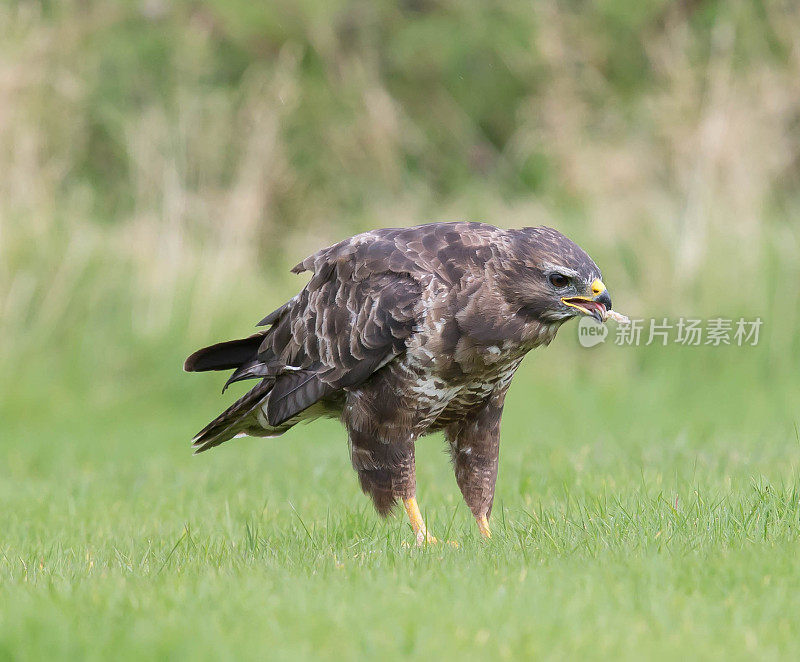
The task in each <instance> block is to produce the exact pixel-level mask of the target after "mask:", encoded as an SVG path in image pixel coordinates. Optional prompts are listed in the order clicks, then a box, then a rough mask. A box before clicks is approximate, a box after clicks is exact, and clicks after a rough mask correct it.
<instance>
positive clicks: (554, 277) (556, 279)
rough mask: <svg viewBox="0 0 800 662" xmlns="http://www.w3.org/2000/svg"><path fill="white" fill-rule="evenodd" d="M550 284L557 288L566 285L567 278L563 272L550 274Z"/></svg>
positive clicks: (567, 283)
mask: <svg viewBox="0 0 800 662" xmlns="http://www.w3.org/2000/svg"><path fill="white" fill-rule="evenodd" d="M550 284H551V285H552V286H553V287H558V288H561V287H566V286H567V285H569V278H567V277H566V276H565V275H564V274H550Z"/></svg>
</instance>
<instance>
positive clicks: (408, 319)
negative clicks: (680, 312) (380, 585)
mask: <svg viewBox="0 0 800 662" xmlns="http://www.w3.org/2000/svg"><path fill="white" fill-rule="evenodd" d="M292 271H293V272H295V273H301V272H303V271H309V272H311V274H312V275H311V279H310V280H309V282H308V284H307V285H306V286H305V287H304V288H303V289H302V290H301V291H300V293H299V294H297V295H296V296H295V297H293V298H292V299H291V300H290V301H288V302H286V303H285V304H284V305H282V306H281V307H280V308H278V309H277V310H276V311H274V312H272V313H270V314H269V315H267V316H266V317H265V318H264V319H263V320H261V322H259V326H265V327H267V328H266V329H264V330H262V331H260V332H259V333H256V334H255V335H252V336H250V337H248V338H243V339H241V340H231V341H229V342H223V343H219V344H217V345H212V346H211V347H206V348H204V349H201V350H198V351H197V352H195V353H194V354H192V355H191V356H190V357H189V358H188V359H186V363H185V365H184V368H185V370H187V371H189V372H200V371H205V370H229V369H233V370H234V372H233V374H232V375H231V377H230V379H228V382H227V383H226V387H227V385H228V384H231V383H233V382H236V381H239V380H242V379H257V380H259V381H258V384H256V386H255V387H254V388H253V389H252V390H250V391H249V392H248V393H247V394H246V395H244V396H243V397H242V398H240V399H239V400H237V401H236V402H235V403H234V404H233V405H232V406H231V407H229V408H228V409H227V410H226V411H225V412H223V413H222V414H221V415H220V416H218V417H217V418H215V419H214V420H213V421H211V423H209V424H208V425H207V426H206V427H205V428H203V429H202V430H201V431H200V432H199V433H198V434H197V436H196V437H195V438H194V440H193V445H194V447H195V448H196V449H197V450H196V452H198V453H199V452H202V451H205V450H208V449H209V448H213V447H214V446H218V445H219V444H221V443H222V442H224V441H227V440H228V439H231V438H233V437H237V436H242V435H251V436H257V437H274V436H277V435H280V434H283V433H284V432H286V430H288V429H289V428H291V427H292V426H294V425H296V424H297V423H298V422H300V421H308V420H311V419H315V418H318V417H321V416H328V417H337V418H339V419H340V420H341V421H342V422H343V423H344V426H345V427H346V428H347V433H348V437H349V445H350V458H351V460H352V463H353V467H354V468H355V470H356V472H357V473H358V477H359V481H360V483H361V489H362V490H363V491H364V492H366V493H367V494H369V496H370V497H372V500H373V501H374V503H375V507H376V509H377V511H378V512H379V513H380V514H381V515H386V514H388V513H389V511H390V510H391V509H392V507H393V506H394V505H395V504H396V502H397V499H401V500H402V501H403V504H404V506H405V509H406V512H407V513H408V517H409V520H410V522H411V527H412V529H413V531H414V534H415V536H416V540H417V542H418V543H421V542H423V541H429V542H435V538H433V536H431V535H430V534H429V533H428V531H427V530H426V527H425V522H424V521H423V518H422V515H421V514H420V510H419V507H418V505H417V501H416V498H415V495H416V477H415V467H414V444H415V442H416V440H417V439H418V438H419V437H421V436H422V435H425V434H428V433H430V432H434V431H436V430H443V431H444V434H445V437H446V438H447V441H448V442H449V445H450V452H451V455H452V461H453V466H454V469H455V475H456V481H457V483H458V486H459V487H460V488H461V492H462V494H463V495H464V500H465V501H466V503H467V505H468V506H469V508H470V510H471V511H472V514H473V515H474V516H475V519H476V521H477V523H478V527H479V529H480V532H481V534H482V535H483V536H486V537H488V536H490V530H489V516H490V514H491V511H492V501H493V498H494V489H495V482H496V479H497V464H498V452H499V445H500V438H499V434H500V418H501V416H502V413H503V401H504V400H505V396H506V391H507V390H508V387H509V384H510V383H511V378H512V377H513V376H514V372H515V371H516V369H517V367H518V366H519V364H520V362H521V361H522V358H523V357H524V356H525V354H526V353H527V352H529V351H530V350H531V349H533V348H534V347H538V346H539V345H547V344H549V343H550V341H551V340H552V339H553V337H554V336H555V334H556V332H557V331H558V329H559V327H560V326H561V325H562V324H563V323H564V322H566V321H567V320H568V319H570V318H571V317H575V316H578V315H590V316H592V317H594V318H595V319H597V320H598V321H604V320H605V319H606V317H607V315H608V311H610V310H611V299H610V297H609V294H608V292H607V291H606V288H605V285H603V282H602V280H601V275H600V270H599V269H598V268H597V265H596V264H595V263H594V262H593V261H592V259H591V258H590V257H589V256H588V255H587V254H586V253H585V252H584V251H583V250H582V249H581V248H580V247H578V246H577V245H576V244H575V243H573V242H572V241H570V240H569V239H567V238H566V237H565V236H564V235H562V234H561V233H559V232H557V231H556V230H553V229H551V228H546V227H537V228H530V227H529V228H522V229H520V230H501V229H499V228H496V227H493V226H491V225H485V224H482V223H431V224H428V225H420V226H417V227H412V228H405V229H385V230H373V231H371V232H365V233H364V234H359V235H356V236H354V237H351V238H350V239H345V240H344V241H342V242H340V243H338V244H335V245H333V246H330V247H329V248H324V249H322V250H321V251H319V252H318V253H315V254H314V255H311V256H310V257H308V258H306V259H305V260H303V261H302V262H301V263H300V264H298V265H297V266H296V267H295V268H294V269H293V270H292Z"/></svg>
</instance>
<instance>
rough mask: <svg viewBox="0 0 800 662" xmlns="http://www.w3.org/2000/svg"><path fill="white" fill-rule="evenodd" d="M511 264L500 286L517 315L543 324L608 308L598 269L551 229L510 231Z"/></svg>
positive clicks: (597, 314) (597, 313)
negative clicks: (511, 235) (503, 282)
mask: <svg viewBox="0 0 800 662" xmlns="http://www.w3.org/2000/svg"><path fill="white" fill-rule="evenodd" d="M512 232H513V234H514V241H513V242H512V243H513V256H514V257H513V262H514V264H513V265H510V266H511V267H512V268H511V269H510V270H509V274H508V278H507V279H506V282H505V284H504V286H505V289H506V292H507V296H508V298H509V301H510V303H512V304H514V305H515V306H517V307H518V309H519V311H520V313H521V314H523V315H525V316H527V317H529V318H533V319H536V320H538V321H540V322H542V323H545V324H553V323H557V322H564V321H566V320H567V319H569V318H571V317H577V316H579V315H589V316H591V317H594V318H595V319H596V320H597V321H598V322H602V321H603V320H604V318H605V312H606V311H608V310H611V296H610V295H609V293H608V290H606V286H605V285H604V284H603V280H602V277H601V274H600V269H599V268H598V267H597V265H596V264H595V263H594V261H593V260H592V258H590V257H589V256H588V255H587V254H586V252H585V251H584V250H583V249H582V248H581V247H580V246H578V245H577V244H576V243H574V242H573V241H571V240H569V239H567V238H566V237H565V236H564V235H563V234H561V233H560V232H558V231H557V230H553V229H552V228H545V227H541V228H523V229H521V230H514V231H512Z"/></svg>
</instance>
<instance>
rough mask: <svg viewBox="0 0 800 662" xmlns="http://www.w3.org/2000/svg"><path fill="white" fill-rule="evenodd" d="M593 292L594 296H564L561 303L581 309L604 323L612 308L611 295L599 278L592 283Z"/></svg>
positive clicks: (585, 313)
mask: <svg viewBox="0 0 800 662" xmlns="http://www.w3.org/2000/svg"><path fill="white" fill-rule="evenodd" d="M592 293H593V294H594V296H593V297H564V298H562V299H561V303H563V304H564V305H565V306H569V307H570V308H575V309H577V310H579V311H581V312H582V313H583V314H584V315H590V316H591V317H594V319H596V320H597V321H598V322H600V323H602V322H604V321H605V319H606V314H607V313H608V311H609V310H611V297H610V296H609V294H608V290H606V286H605V285H604V284H603V281H602V280H600V279H599V278H596V279H595V280H594V282H593V283H592Z"/></svg>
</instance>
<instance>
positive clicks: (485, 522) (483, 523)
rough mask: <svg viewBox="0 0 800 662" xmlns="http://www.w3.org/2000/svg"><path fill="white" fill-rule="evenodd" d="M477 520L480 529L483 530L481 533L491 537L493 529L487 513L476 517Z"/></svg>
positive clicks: (485, 536)
mask: <svg viewBox="0 0 800 662" xmlns="http://www.w3.org/2000/svg"><path fill="white" fill-rule="evenodd" d="M475 520H476V521H477V522H478V531H480V532H481V535H482V536H483V537H484V538H491V537H492V531H491V529H489V519H488V518H487V517H486V515H481V516H480V517H476V518H475Z"/></svg>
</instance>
